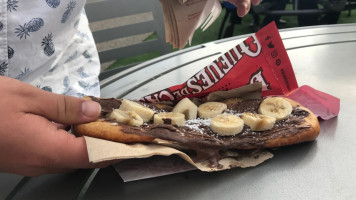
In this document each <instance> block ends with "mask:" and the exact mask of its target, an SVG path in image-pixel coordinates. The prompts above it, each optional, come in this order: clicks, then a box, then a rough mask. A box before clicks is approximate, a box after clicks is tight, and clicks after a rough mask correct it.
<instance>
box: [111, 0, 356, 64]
mask: <svg viewBox="0 0 356 200" xmlns="http://www.w3.org/2000/svg"><path fill="white" fill-rule="evenodd" d="M286 9H292V8H291V5H288V6H287V8H286ZM224 15H225V10H223V12H222V13H221V14H220V16H219V17H218V19H216V21H215V22H214V23H213V24H212V25H211V26H210V27H209V28H208V29H207V30H206V31H204V32H203V31H202V30H201V29H198V30H196V31H195V33H194V36H193V40H192V46H194V45H199V44H203V43H206V42H211V41H214V40H217V39H218V34H219V29H220V25H221V23H222V20H223V16H224ZM347 15H348V11H343V12H341V15H340V18H339V21H338V23H339V24H345V23H356V10H352V12H351V16H347ZM262 19H263V16H261V21H262ZM281 19H283V20H286V22H287V23H285V24H281V25H280V27H279V29H284V28H293V27H298V20H297V16H282V17H281ZM252 21H253V18H252V16H251V15H246V16H245V17H244V18H243V19H242V23H241V24H239V25H235V28H234V36H237V35H243V34H250V33H254V32H255V31H254V30H253V29H252V28H251V26H250V23H251V22H252ZM227 23H228V22H227ZM227 23H226V24H227ZM226 24H225V26H226ZM156 38H157V34H156V33H153V34H151V35H150V36H149V37H147V38H146V40H152V39H156ZM188 47H190V46H188V45H187V46H186V47H185V48H188ZM172 51H177V49H172ZM158 56H160V53H159V52H151V53H147V54H143V55H139V56H133V57H129V58H123V59H119V60H117V61H116V62H115V63H113V64H112V65H111V66H110V67H109V68H108V69H114V68H118V67H121V66H127V65H134V64H137V63H140V62H144V61H146V60H150V59H153V58H156V57H158Z"/></svg>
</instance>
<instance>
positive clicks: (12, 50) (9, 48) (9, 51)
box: [7, 46, 15, 59]
mask: <svg viewBox="0 0 356 200" xmlns="http://www.w3.org/2000/svg"><path fill="white" fill-rule="evenodd" d="M14 54H15V51H14V49H13V48H11V47H10V46H7V56H8V58H9V59H11V58H12V57H14Z"/></svg>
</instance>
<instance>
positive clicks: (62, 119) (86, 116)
mask: <svg viewBox="0 0 356 200" xmlns="http://www.w3.org/2000/svg"><path fill="white" fill-rule="evenodd" d="M36 94H37V95H32V97H31V102H30V103H29V104H28V106H27V111H28V112H30V113H32V114H37V115H41V116H43V117H45V118H48V119H49V120H52V121H54V122H57V123H61V124H64V125H67V124H77V123H85V122H90V121H93V120H95V119H97V117H98V116H99V114H100V111H101V107H100V105H99V104H98V103H97V102H94V101H90V100H87V99H83V98H77V97H71V96H67V95H59V94H53V93H50V92H46V91H42V90H40V91H37V92H36Z"/></svg>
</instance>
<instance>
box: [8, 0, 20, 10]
mask: <svg viewBox="0 0 356 200" xmlns="http://www.w3.org/2000/svg"><path fill="white" fill-rule="evenodd" d="M17 3H18V1H16V0H7V11H9V12H12V11H17V10H16V8H17V7H18V6H17Z"/></svg>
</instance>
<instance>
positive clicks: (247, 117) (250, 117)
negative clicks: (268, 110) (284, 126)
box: [241, 112, 276, 131]
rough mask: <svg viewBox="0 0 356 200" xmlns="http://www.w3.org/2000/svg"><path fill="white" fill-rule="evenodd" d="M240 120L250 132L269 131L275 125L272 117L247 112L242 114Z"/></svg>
mask: <svg viewBox="0 0 356 200" xmlns="http://www.w3.org/2000/svg"><path fill="white" fill-rule="evenodd" d="M241 118H242V120H244V123H245V124H246V125H247V126H249V127H250V129H251V130H252V131H265V130H269V129H271V128H273V126H274V124H275V123H276V118H274V117H270V116H267V115H261V114H255V113H249V112H246V113H243V114H242V116H241Z"/></svg>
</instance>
